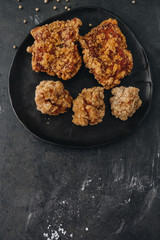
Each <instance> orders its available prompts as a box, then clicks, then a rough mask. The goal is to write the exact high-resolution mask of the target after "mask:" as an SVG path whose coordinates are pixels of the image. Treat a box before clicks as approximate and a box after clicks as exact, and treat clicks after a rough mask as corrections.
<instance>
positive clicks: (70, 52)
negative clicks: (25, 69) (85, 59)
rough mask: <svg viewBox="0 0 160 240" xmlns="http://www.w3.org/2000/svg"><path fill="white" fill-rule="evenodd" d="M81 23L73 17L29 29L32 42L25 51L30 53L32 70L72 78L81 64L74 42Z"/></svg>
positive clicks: (64, 78) (66, 78) (65, 78)
mask: <svg viewBox="0 0 160 240" xmlns="http://www.w3.org/2000/svg"><path fill="white" fill-rule="evenodd" d="M81 25H82V22H81V20H80V19H78V18H74V19H72V20H67V21H66V22H65V21H55V22H53V23H50V24H46V25H44V26H41V27H37V28H34V29H33V30H32V31H31V35H32V36H33V38H34V39H35V41H34V44H33V45H32V46H31V47H28V48H27V52H29V53H32V69H33V71H35V72H40V71H41V72H46V73H47V74H49V75H51V76H55V75H57V76H58V77H59V78H62V79H63V80H68V79H70V78H72V77H73V76H74V75H75V74H76V73H77V72H78V70H79V69H80V67H81V65H82V59H81V56H80V55H79V52H78V49H77V45H76V44H75V43H76V42H77V41H78V40H79V27H80V26H81Z"/></svg>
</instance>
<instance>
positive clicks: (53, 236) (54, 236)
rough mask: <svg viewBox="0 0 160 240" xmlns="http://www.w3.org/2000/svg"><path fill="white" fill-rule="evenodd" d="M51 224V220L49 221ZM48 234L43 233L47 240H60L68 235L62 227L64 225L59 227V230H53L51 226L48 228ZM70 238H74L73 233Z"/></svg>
mask: <svg viewBox="0 0 160 240" xmlns="http://www.w3.org/2000/svg"><path fill="white" fill-rule="evenodd" d="M47 222H49V220H47ZM47 230H49V231H47V232H44V233H43V237H44V238H47V240H58V239H60V237H61V236H62V235H63V236H65V235H66V234H67V231H66V230H65V229H64V228H63V227H62V224H60V225H59V227H58V229H57V230H53V229H52V226H51V225H50V224H49V225H48V227H47ZM69 236H70V238H72V237H73V233H71V234H70V235H69Z"/></svg>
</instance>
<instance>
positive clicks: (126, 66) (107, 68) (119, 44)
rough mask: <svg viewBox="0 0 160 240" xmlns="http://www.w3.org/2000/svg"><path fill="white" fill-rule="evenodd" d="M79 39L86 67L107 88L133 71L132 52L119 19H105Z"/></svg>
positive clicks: (116, 83)
mask: <svg viewBox="0 0 160 240" xmlns="http://www.w3.org/2000/svg"><path fill="white" fill-rule="evenodd" d="M79 41H80V44H81V47H82V49H83V51H82V53H83V60H84V62H85V65H86V67H87V68H89V69H90V72H91V73H93V74H94V77H95V79H97V81H98V82H99V83H100V84H101V85H102V86H103V87H104V88H105V89H110V88H113V87H114V86H116V85H118V84H119V83H120V79H122V78H124V77H125V76H126V75H127V74H129V73H130V72H131V70H132V67H133V59H132V54H131V52H130V51H129V50H128V49H127V44H126V39H125V37H124V35H123V34H122V32H121V30H120V29H119V27H118V24H117V20H115V19H111V18H110V19H108V20H105V21H103V22H102V23H101V24H100V25H98V26H97V27H95V28H93V29H92V30H91V31H90V32H89V33H87V34H86V35H85V36H84V37H81V38H80V40H79Z"/></svg>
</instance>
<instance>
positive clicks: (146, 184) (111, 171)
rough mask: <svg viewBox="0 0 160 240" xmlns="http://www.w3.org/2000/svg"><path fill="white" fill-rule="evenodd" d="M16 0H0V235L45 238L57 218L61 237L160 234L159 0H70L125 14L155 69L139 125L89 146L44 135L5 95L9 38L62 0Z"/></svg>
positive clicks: (149, 239)
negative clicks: (36, 133) (112, 140)
mask: <svg viewBox="0 0 160 240" xmlns="http://www.w3.org/2000/svg"><path fill="white" fill-rule="evenodd" d="M21 3H22V4H23V6H24V8H23V10H19V9H18V3H17V2H16V0H14V1H10V0H5V1H0V21H1V22H0V33H1V34H0V37H1V41H0V53H1V58H0V86H1V87H0V121H1V123H0V180H1V194H0V201H1V214H0V220H1V223H0V226H1V227H0V239H2V240H15V239H17V240H20V239H27V240H28V239H34V240H36V239H39V240H40V239H47V238H46V237H44V236H43V233H49V236H50V233H51V230H53V231H55V230H56V231H57V230H58V228H59V225H60V224H62V228H63V229H64V231H67V233H66V234H64V232H63V233H62V231H59V235H60V236H62V239H76V240H78V239H85V240H90V239H99V240H101V239H124V240H126V239H134V240H135V239H136V240H139V239H141V240H143V239H144V240H156V239H157V240H158V239H160V229H159V224H160V129H159V127H160V124H159V118H160V95H159V88H160V82H159V79H160V58H159V54H160V45H159V42H160V2H159V1H158V0H157V1H156V0H153V1H148V0H141V1H139V0H137V1H136V4H135V5H132V4H131V1H129V0H123V1H121V0H112V1H110V0H108V1H106V0H102V1H100V0H99V1H98V0H92V1H91V0H86V1H85V0H81V1H78V0H74V1H73V0H70V2H69V3H68V5H69V6H71V8H73V7H79V6H89V5H93V6H100V7H103V8H105V9H107V10H109V11H112V12H113V13H115V14H117V15H118V16H119V17H120V18H122V19H123V20H124V21H125V22H126V23H127V24H128V26H129V27H130V28H131V29H132V30H133V32H134V33H135V35H136V36H137V38H138V39H139V41H140V43H141V44H142V46H143V47H144V49H145V50H146V53H147V56H148V58H149V61H150V64H151V70H152V75H153V83H154V92H153V101H152V106H151V110H150V112H149V114H148V116H147V118H146V119H145V121H144V122H143V124H142V125H141V126H140V127H139V128H138V129H137V130H136V132H134V133H133V134H131V135H130V136H128V137H127V138H125V139H123V140H122V141H120V142H118V143H116V144H113V145H109V146H107V147H103V148H98V149H87V150H83V149H81V150H78V149H67V148H60V147H55V146H52V145H49V144H46V143H43V142H41V141H39V140H37V139H35V138H34V137H32V136H31V135H30V134H29V133H28V132H27V131H26V130H25V129H24V128H23V127H22V126H21V124H20V123H19V122H18V121H17V119H16V117H15V116H14V113H13V111H12V109H11V106H10V102H9V97H8V73H9V69H10V66H11V62H12V59H13V57H14V54H15V50H14V49H13V48H12V45H14V44H16V45H17V46H19V45H20V44H21V42H22V41H23V39H24V38H25V36H26V35H27V34H28V33H29V30H30V29H31V28H33V27H34V26H35V25H36V24H38V23H39V22H41V21H43V20H45V19H46V18H48V17H51V16H52V15H53V14H56V13H60V12H63V11H64V6H65V5H66V3H65V1H64V0H61V2H60V3H56V1H55V0H51V1H50V2H49V3H48V4H44V3H43V1H42V0H41V1H40V0H35V1H31V0H28V1H27V0H23V1H22V2H21ZM53 5H57V8H58V9H57V10H56V11H53V9H52V6H53ZM35 7H39V8H40V12H38V13H37V12H35V11H34V9H35ZM95 17H96V16H95ZM24 18H26V19H27V20H28V23H27V24H26V25H25V24H23V22H22V21H23V19H24ZM48 221H49V222H48ZM50 223H51V224H50ZM49 224H50V225H51V226H50V227H49V229H47V228H48V225H49ZM87 228H88V229H87ZM86 230H88V231H86ZM70 234H73V238H72V237H71V236H72V235H71V236H70Z"/></svg>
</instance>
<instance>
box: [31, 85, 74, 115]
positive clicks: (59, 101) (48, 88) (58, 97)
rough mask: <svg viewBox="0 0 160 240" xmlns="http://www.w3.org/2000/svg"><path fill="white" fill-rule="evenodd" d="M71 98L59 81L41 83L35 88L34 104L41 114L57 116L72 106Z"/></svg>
mask: <svg viewBox="0 0 160 240" xmlns="http://www.w3.org/2000/svg"><path fill="white" fill-rule="evenodd" d="M72 101H73V99H72V97H71V95H70V94H69V92H68V91H67V90H65V89H64V86H63V84H62V83H61V82H60V81H57V82H54V81H42V82H40V84H39V85H38V86H37V87H36V91H35V103H36V105H37V110H39V111H41V112H42V113H43V114H48V115H54V116H56V115H59V114H60V113H64V112H66V111H67V110H68V109H69V108H71V105H72Z"/></svg>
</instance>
